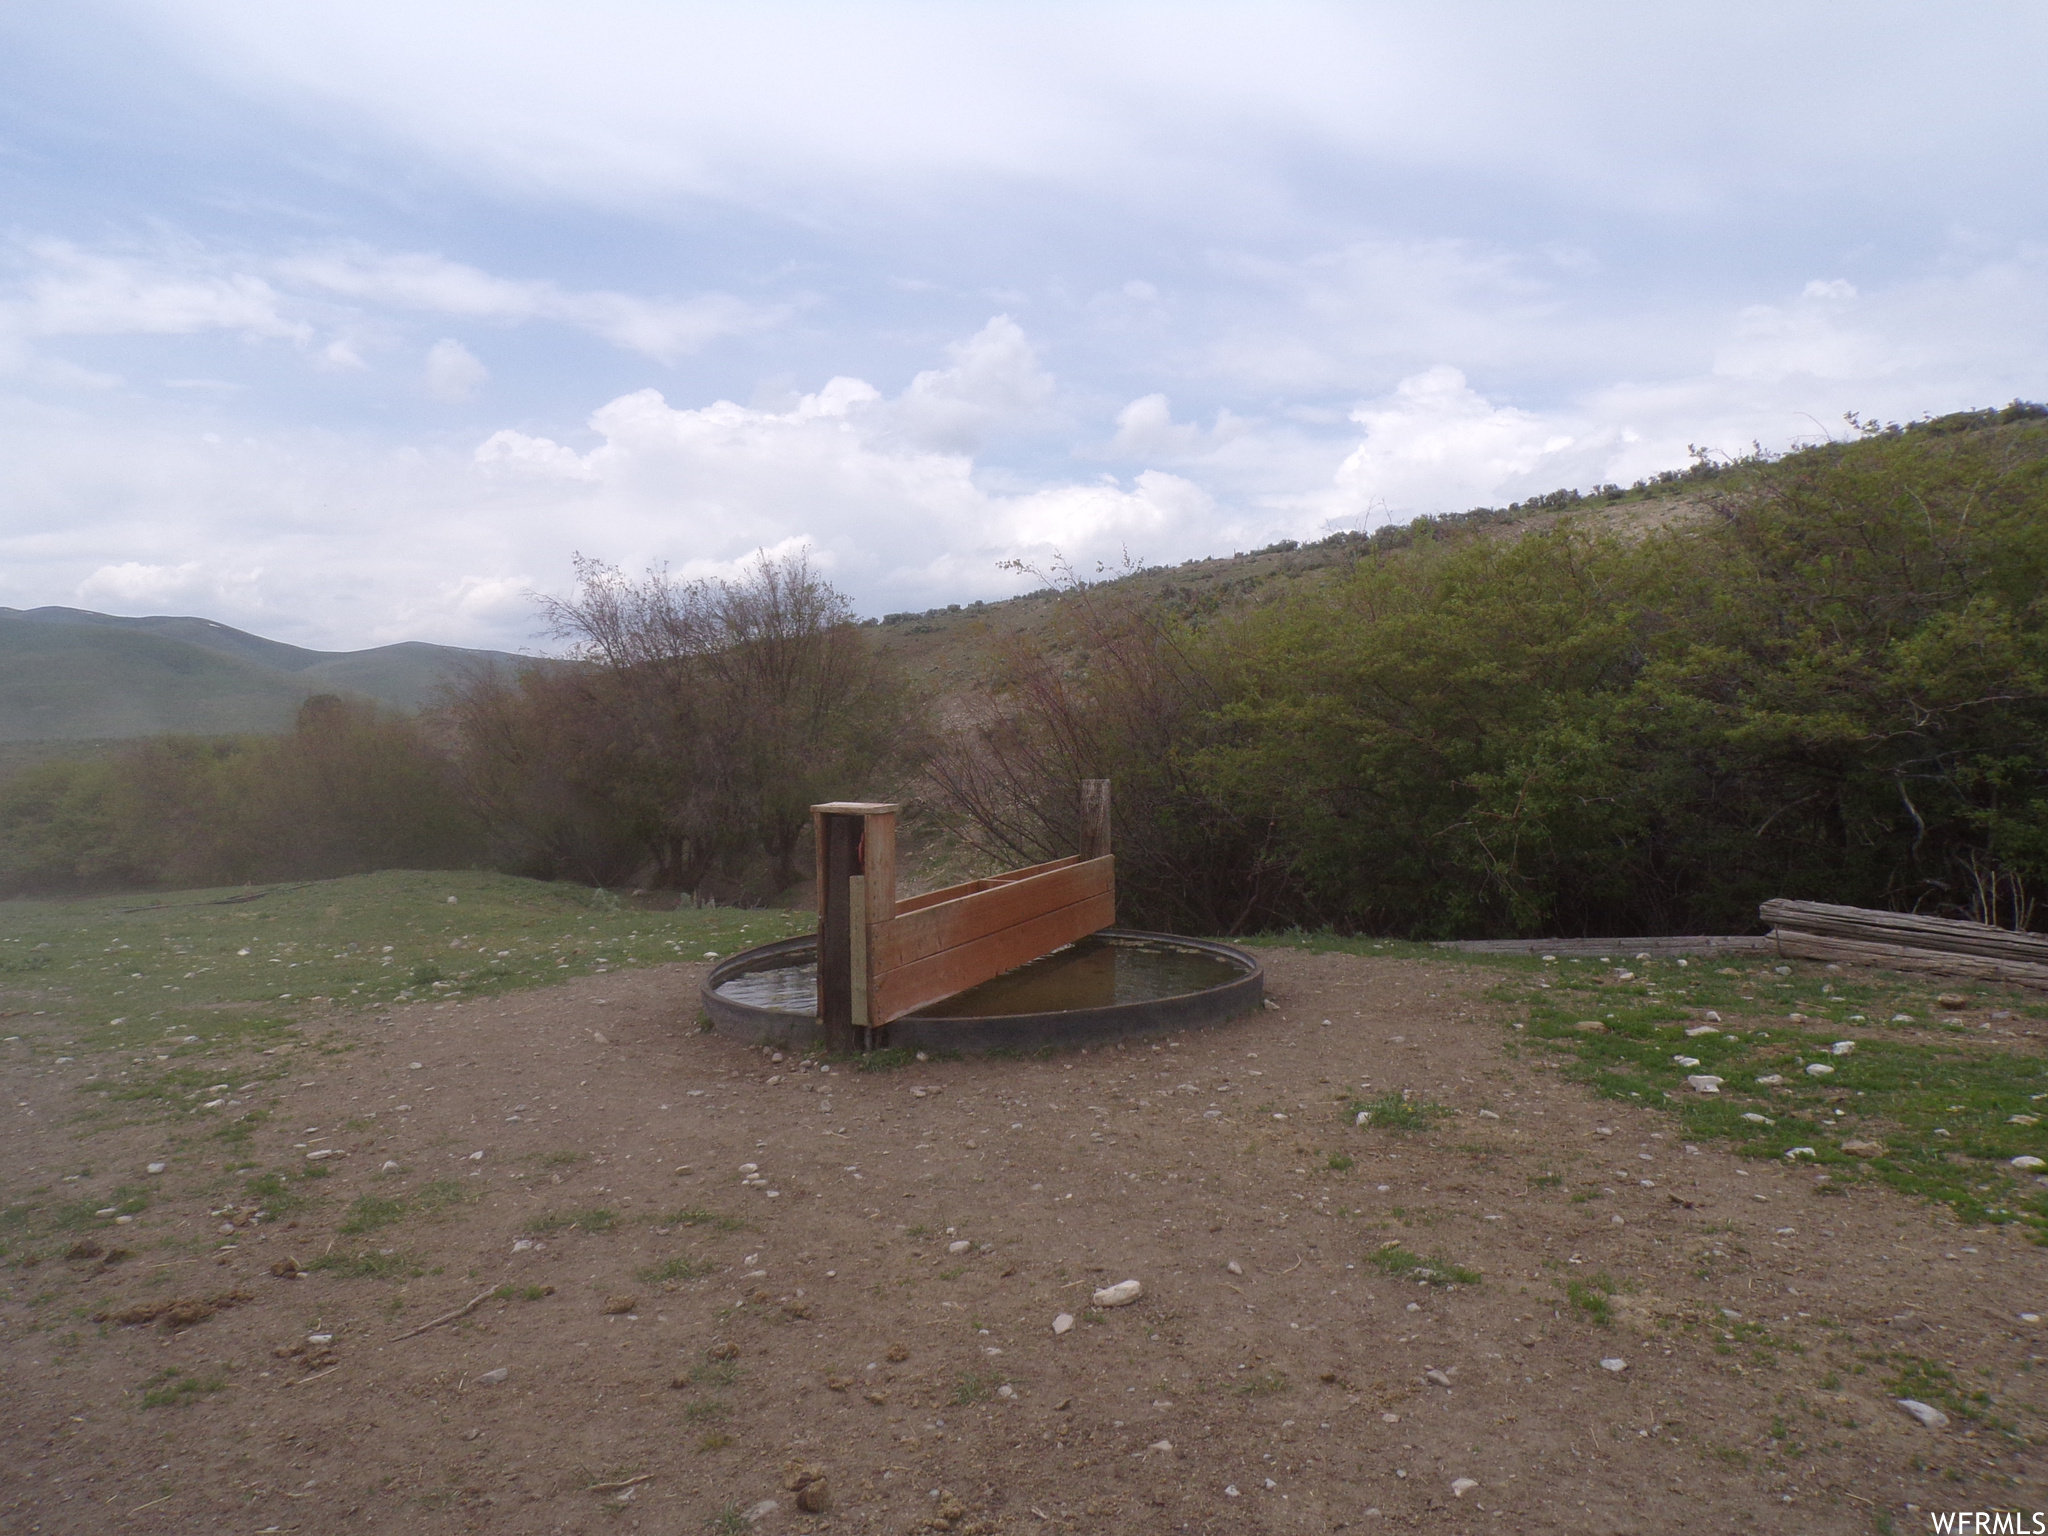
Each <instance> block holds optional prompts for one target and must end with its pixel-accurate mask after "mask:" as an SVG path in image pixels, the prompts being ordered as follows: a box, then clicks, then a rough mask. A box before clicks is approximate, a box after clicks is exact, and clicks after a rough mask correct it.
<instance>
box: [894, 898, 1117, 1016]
mask: <svg viewBox="0 0 2048 1536" xmlns="http://www.w3.org/2000/svg"><path fill="white" fill-rule="evenodd" d="M1115 921H1116V897H1115V895H1114V894H1113V893H1111V892H1107V891H1105V892H1100V893H1097V894H1094V895H1090V896H1086V897H1084V898H1083V899H1082V900H1080V901H1077V902H1074V903H1072V904H1070V905H1068V906H1064V907H1059V908H1057V909H1055V910H1053V911H1050V912H1042V913H1040V914H1039V915H1038V916H1036V917H1033V918H1029V919H1027V920H1026V921H1024V922H1021V923H1016V924H1013V925H1011V926H1009V927H1005V928H1001V929H998V930H997V931H995V932H993V933H988V934H984V935H982V936H981V937H979V938H977V939H974V940H971V941H970V942H968V943H965V944H959V945H955V946H953V947H952V948H950V949H946V950H942V951H940V952H939V953H937V954H933V955H928V956H926V957H925V958H923V959H921V960H917V961H914V962H912V963H911V964H909V965H905V966H901V967H899V968H897V969H896V970H893V971H889V972H886V973H884V974H882V975H880V976H878V977H877V978H876V981H875V1022H876V1023H878V1024H886V1023H888V1022H890V1021H891V1020H893V1019H900V1018H901V1017H903V1015H904V1014H906V1013H911V1012H914V1011H915V1010H917V1009H919V1008H922V1007H924V1006H925V1005H926V1004H927V1003H936V1002H938V1001H939V1000H940V999H941V998H946V997H951V996H953V994H954V993H956V992H964V991H966V990H967V989H968V988H969V987H972V986H978V985H980V984H981V983H982V982H984V981H987V980H989V979H990V978H991V977H994V976H1000V975H1002V973H1003V972H1004V971H1007V970H1011V969H1014V968H1015V967H1017V966H1020V965H1022V964H1024V963H1025V962H1026V961H1028V960H1036V959H1037V958H1038V957H1039V956H1040V955H1044V954H1049V953H1050V952H1051V951H1053V950H1055V949H1058V948H1059V947H1060V946H1061V945H1062V944H1071V943H1073V942H1074V940H1076V939H1081V938H1086V937H1087V936H1088V935H1089V934H1091V933H1094V932H1095V931H1096V930H1098V929H1101V928H1107V927H1109V926H1110V925H1111V924H1112V923H1114V922H1115Z"/></svg>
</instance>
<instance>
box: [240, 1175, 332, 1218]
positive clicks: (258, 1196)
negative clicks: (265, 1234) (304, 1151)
mask: <svg viewBox="0 0 2048 1536" xmlns="http://www.w3.org/2000/svg"><path fill="white" fill-rule="evenodd" d="M317 1171H318V1173H319V1175H320V1176H321V1177H325V1176H326V1173H327V1170H326V1169H325V1168H321V1169H319V1170H317ZM314 1172H315V1170H313V1169H310V1168H309V1169H307V1170H305V1171H304V1172H302V1173H300V1174H299V1175H298V1177H297V1178H293V1177H292V1176H291V1175H290V1174H284V1173H259V1174H257V1175H255V1176H254V1177H253V1178H250V1179H248V1180H247V1181H246V1182H244V1183H243V1185H242V1195H243V1198H244V1199H246V1200H247V1201H248V1202H249V1203H250V1204H251V1205H255V1206H260V1207H261V1208H262V1209H263V1210H264V1211H265V1212H266V1213H268V1214H269V1215H271V1216H289V1215H291V1214H292V1213H293V1212H295V1211H300V1210H303V1209H305V1207H306V1206H307V1205H309V1204H310V1203H311V1202H312V1198H313V1197H312V1196H310V1195H308V1194H306V1193H305V1191H304V1189H303V1188H302V1187H300V1186H303V1185H304V1184H305V1183H306V1182H307V1181H308V1180H309V1179H311V1178H312V1177H313V1174H314Z"/></svg>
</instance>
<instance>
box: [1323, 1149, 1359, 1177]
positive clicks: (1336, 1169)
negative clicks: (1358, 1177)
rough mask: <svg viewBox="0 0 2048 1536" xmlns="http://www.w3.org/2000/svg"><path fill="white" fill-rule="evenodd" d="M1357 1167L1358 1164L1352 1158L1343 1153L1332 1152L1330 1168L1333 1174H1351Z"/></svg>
mask: <svg viewBox="0 0 2048 1536" xmlns="http://www.w3.org/2000/svg"><path fill="white" fill-rule="evenodd" d="M1357 1166H1358V1165H1357V1163H1356V1162H1355V1161H1354V1160H1353V1159H1352V1158H1350V1157H1349V1156H1347V1155H1346V1154H1344V1153H1342V1152H1332V1153H1331V1154H1330V1162H1329V1167H1330V1171H1331V1172H1333V1173H1349V1172H1350V1171H1351V1170H1352V1169H1353V1168H1355V1167H1357Z"/></svg>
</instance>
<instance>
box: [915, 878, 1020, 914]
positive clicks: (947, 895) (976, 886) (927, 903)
mask: <svg viewBox="0 0 2048 1536" xmlns="http://www.w3.org/2000/svg"><path fill="white" fill-rule="evenodd" d="M995 883H996V882H995V881H993V880H963V881H962V882H961V883H960V884H958V885H949V886H946V887H944V888H943V889H941V890H936V891H926V892H925V893H924V894H923V895H922V896H906V897H904V898H903V899H902V900H901V901H899V902H897V903H896V913H895V915H896V916H897V917H901V916H903V914H904V913H906V912H922V911H923V910H924V909H925V908H926V907H936V906H938V905H940V904H941V903H942V902H948V901H958V900H959V899H960V898H961V897H962V896H972V895H973V894H974V893H975V892H976V891H986V890H988V889H990V888H991V887H993V886H994V885H995Z"/></svg>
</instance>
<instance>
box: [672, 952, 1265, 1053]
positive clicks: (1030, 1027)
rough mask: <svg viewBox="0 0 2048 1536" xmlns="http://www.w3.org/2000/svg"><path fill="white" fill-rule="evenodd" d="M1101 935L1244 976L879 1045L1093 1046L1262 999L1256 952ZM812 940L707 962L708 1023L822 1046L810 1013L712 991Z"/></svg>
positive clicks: (1253, 1005)
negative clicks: (1182, 952) (1188, 953)
mask: <svg viewBox="0 0 2048 1536" xmlns="http://www.w3.org/2000/svg"><path fill="white" fill-rule="evenodd" d="M1100 936H1101V937H1102V938H1105V939H1126V940H1130V939H1136V940H1143V941H1146V942H1150V943H1155V944H1171V945H1174V946H1176V947H1178V948H1181V949H1194V950H1200V951H1201V952H1202V953H1204V954H1209V955H1214V956H1216V957H1218V958H1219V959H1222V960H1227V961H1229V962H1230V963H1231V964H1232V965H1236V966H1241V967H1243V969H1244V974H1243V975H1241V976H1238V977H1236V978H1234V979H1233V980H1230V981H1226V982H1222V983H1220V984H1218V985H1217V986H1213V987H1204V988H1203V989H1202V990H1200V991H1198V992H1183V993H1180V994H1179V995H1177V996H1174V997H1151V998H1146V999H1144V1000H1142V1001H1140V1002H1132V1003H1111V1004H1108V1005H1106V1006H1104V1007H1100V1008H1067V1009H1061V1010H1058V1011H1056V1012H1051V1013H1005V1014H992V1015H989V1016H987V1017H984V1018H964V1019H959V1018H956V1019H920V1018H915V1017H910V1018H901V1019H898V1020H896V1021H895V1022H894V1023H893V1024H890V1025H889V1026H888V1028H887V1039H886V1041H885V1042H884V1043H885V1044H886V1045H887V1046H889V1047H892V1048H893V1047H902V1048H905V1049H911V1050H948V1051H961V1052H966V1053H973V1054H979V1053H986V1052H988V1051H996V1050H1001V1051H1032V1050H1038V1049H1041V1048H1044V1047H1048V1046H1052V1047H1057V1046H1068V1045H1093V1044H1094V1043H1095V1042H1096V1041H1098V1040H1119V1039H1123V1038H1125V1037H1126V1036H1130V1035H1153V1034H1162V1033H1168V1032H1173V1031H1178V1030H1183V1029H1201V1028H1204V1027H1206V1026H1208V1025H1211V1024H1223V1023H1227V1022H1229V1021H1230V1020H1231V1019H1236V1018H1241V1017H1243V1016H1244V1015H1245V1014H1248V1013H1256V1012H1258V1011H1259V1006H1260V1004H1261V1003H1263V1002H1264V1001H1265V996H1266V970H1265V967H1264V966H1262V965H1261V964H1260V963H1259V961H1258V958H1257V957H1256V956H1255V955H1252V954H1250V953H1248V952H1247V951H1245V950H1242V949H1239V948H1238V947H1237V946H1236V945H1234V944H1219V943H1217V942H1215V941H1214V940H1212V939H1186V938H1182V937H1181V936H1180V935H1178V934H1172V933H1147V932H1144V931H1143V930H1140V929H1136V928H1105V929H1103V930H1102V932H1101V935H1100ZM817 944H818V941H817V936H816V935H815V934H808V933H806V934H799V935H798V936H797V937H796V938H793V939H778V940H776V941H775V942H774V943H772V944H761V945H757V946H755V947H754V948H753V949H747V950H742V951H740V953H738V954H736V955H729V956H727V957H726V958H725V959H723V960H720V961H719V962H718V963H717V964H716V965H714V966H712V967H711V971H710V973H709V974H708V975H707V976H706V977H705V978H704V984H703V986H702V987H701V988H700V989H699V991H698V994H697V996H698V1001H699V1002H700V1003H701V1004H702V1005H703V1009H704V1012H705V1014H706V1015H707V1016H709V1018H710V1020H711V1024H712V1027H713V1028H714V1029H715V1030H717V1032H718V1033H719V1034H721V1035H725V1036H727V1037H728V1038H731V1039H735V1040H742V1041H745V1042H747V1043H748V1044H756V1045H766V1044H773V1045H778V1046H784V1047H788V1046H795V1047H796V1048H798V1049H800V1050H808V1049H813V1048H815V1047H817V1046H819V1045H821V1044H822V1042H823V1038H824V1036H823V1031H822V1030H821V1029H820V1027H819V1024H818V1020H817V1017H816V1015H814V1014H803V1013H789V1012H786V1011H784V1010H783V1009H780V1008H762V1007H758V1006H756V1005H755V1004H753V1003H742V1002H736V1001H734V1000H733V999H732V998H729V997H721V996H719V994H718V989H719V988H720V987H721V986H723V985H725V983H726V982H728V981H731V980H732V979H733V978H734V977H735V976H742V975H745V974H746V973H747V972H749V971H760V970H769V969H773V968H775V967H776V966H777V965H778V964H787V963H789V962H790V961H792V960H794V959H795V958H796V957H797V956H799V955H805V954H810V953H814V952H815V951H816V949H817Z"/></svg>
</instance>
